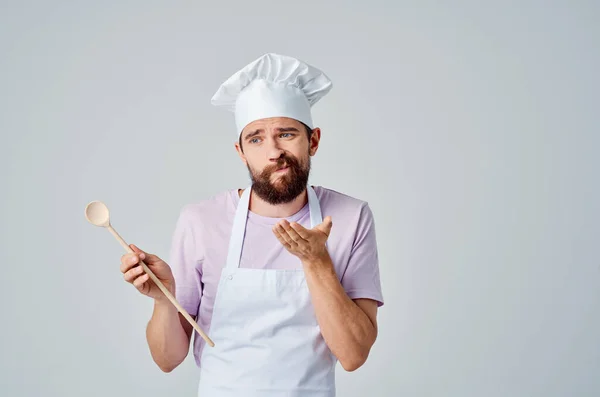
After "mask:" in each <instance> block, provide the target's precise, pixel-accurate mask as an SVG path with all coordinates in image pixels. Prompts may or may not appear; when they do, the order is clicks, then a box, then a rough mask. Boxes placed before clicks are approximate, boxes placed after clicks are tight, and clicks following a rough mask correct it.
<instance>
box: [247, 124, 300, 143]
mask: <svg viewBox="0 0 600 397" xmlns="http://www.w3.org/2000/svg"><path fill="white" fill-rule="evenodd" d="M275 130H276V131H277V132H290V131H296V132H300V131H299V130H298V129H297V128H296V127H279V128H276V129H275ZM261 132H264V130H263V129H258V130H254V131H252V132H249V133H248V134H246V136H245V137H244V140H246V141H247V140H248V139H250V138H252V137H254V136H256V135H258V134H260V133H261Z"/></svg>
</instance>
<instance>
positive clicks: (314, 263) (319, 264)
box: [302, 251, 333, 270]
mask: <svg viewBox="0 0 600 397" xmlns="http://www.w3.org/2000/svg"><path fill="white" fill-rule="evenodd" d="M302 264H303V265H304V267H305V268H307V269H310V270H312V269H329V268H331V269H333V262H332V261H331V257H330V256H329V253H328V252H327V251H325V253H323V254H322V255H319V256H316V257H314V258H310V259H307V260H304V261H302Z"/></svg>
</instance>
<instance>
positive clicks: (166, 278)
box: [121, 244, 175, 300]
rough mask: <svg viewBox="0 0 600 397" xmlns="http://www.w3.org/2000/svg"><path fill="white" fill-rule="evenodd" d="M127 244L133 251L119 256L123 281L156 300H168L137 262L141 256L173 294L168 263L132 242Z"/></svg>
mask: <svg viewBox="0 0 600 397" xmlns="http://www.w3.org/2000/svg"><path fill="white" fill-rule="evenodd" d="M129 246H130V247H131V249H132V250H133V251H134V253H131V254H130V253H127V254H124V255H123V256H122V257H121V273H123V278H124V279H125V281H127V282H128V283H130V284H133V286H134V287H136V288H137V289H138V291H140V292H141V293H142V294H144V295H146V296H149V297H151V298H154V299H156V300H163V299H164V300H168V298H167V297H166V296H165V294H163V292H162V291H161V290H160V288H158V286H157V285H156V284H154V281H152V280H151V279H150V276H149V275H148V274H146V272H144V269H143V268H142V265H140V264H139V260H140V258H141V259H142V260H143V261H144V263H145V264H146V265H147V266H148V268H149V269H150V270H152V273H154V275H155V276H156V277H157V278H158V279H159V280H160V281H161V282H162V283H163V284H164V286H165V287H166V288H167V289H168V290H169V292H171V294H173V295H174V294H175V279H174V277H173V273H172V272H171V268H170V267H169V265H167V263H166V262H165V261H163V260H162V259H160V258H159V257H158V256H156V255H152V254H149V253H147V252H144V251H142V250H140V249H139V248H138V247H136V246H135V245H134V244H130V245H129Z"/></svg>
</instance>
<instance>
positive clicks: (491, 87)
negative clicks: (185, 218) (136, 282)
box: [0, 0, 600, 397]
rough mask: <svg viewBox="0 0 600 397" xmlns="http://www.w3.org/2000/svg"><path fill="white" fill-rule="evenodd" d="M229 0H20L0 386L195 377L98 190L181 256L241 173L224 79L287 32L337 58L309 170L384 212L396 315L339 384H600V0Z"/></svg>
mask: <svg viewBox="0 0 600 397" xmlns="http://www.w3.org/2000/svg"><path fill="white" fill-rule="evenodd" d="M217 3H218V2H200V1H196V2H192V1H178V2H167V1H164V2H157V1H137V2H133V1H128V2H123V1H113V2H75V1H73V2H65V1H54V2H42V1H37V2H32V1H18V2H17V1H13V2H2V6H1V9H0V50H1V55H0V72H1V73H0V92H1V98H0V112H1V117H0V131H1V132H2V140H1V144H0V150H1V153H0V154H1V156H0V158H1V161H2V164H1V165H2V167H1V177H2V180H1V185H0V186H1V189H2V194H1V197H2V221H1V222H0V225H1V231H2V236H1V241H2V249H1V257H0V259H1V260H2V276H1V278H2V283H1V286H2V288H1V290H0V291H1V292H0V293H1V297H0V298H1V299H0V301H1V305H2V307H1V310H2V311H1V327H0V329H1V331H0V332H1V337H0V349H1V353H0V364H1V368H0V395H2V396H107V395H110V396H147V397H150V396H165V395H169V396H194V395H195V392H196V386H197V369H196V367H195V364H194V362H193V358H192V355H191V353H190V355H189V356H188V358H187V359H186V361H185V362H184V364H182V366H180V367H179V368H177V369H176V370H175V371H174V372H172V373H170V374H164V373H162V372H161V371H160V370H159V369H158V367H157V366H155V364H154V363H153V362H152V359H151V357H150V355H149V352H148V349H147V345H146V341H145V326H146V323H147V321H148V319H149V317H150V314H151V310H152V304H151V301H150V300H149V299H148V298H146V297H144V296H141V295H140V294H138V293H137V291H135V289H134V288H133V287H132V286H130V285H129V284H127V283H125V282H124V281H123V279H122V277H121V274H120V272H119V262H120V257H121V255H122V254H123V253H124V250H123V249H122V247H121V246H120V245H119V244H118V243H117V241H116V240H115V239H114V237H113V236H111V235H110V233H109V232H108V231H106V230H103V229H100V228H97V227H94V226H92V225H90V224H89V223H87V222H86V220H85V218H84V215H83V214H84V213H83V211H84V207H85V205H86V204H87V203H88V202H90V201H92V200H103V201H105V202H106V203H107V205H108V206H109V208H110V210H111V214H112V222H113V226H114V227H115V228H116V230H117V231H118V232H119V233H120V234H121V235H122V236H123V237H124V238H125V240H126V241H127V242H129V243H136V244H139V245H140V246H141V247H142V248H143V249H146V250H148V251H150V252H153V253H156V254H158V255H159V256H163V257H165V256H167V255H168V250H169V245H170V238H171V233H172V232H173V228H174V224H175V220H176V217H177V215H178V212H179V210H180V208H181V207H182V206H183V205H184V204H186V203H189V202H192V201H196V200H201V199H204V198H207V197H209V196H210V195H212V194H215V193H217V192H219V191H221V190H222V189H229V188H234V187H243V186H245V185H246V184H247V183H248V176H247V170H246V168H245V167H244V166H243V164H242V163H241V161H240V160H239V159H238V157H237V154H236V153H235V151H234V147H233V143H234V140H235V133H234V123H233V118H232V115H230V114H228V113H226V112H223V111H221V110H220V109H215V108H213V107H212V106H211V105H210V102H209V101H210V97H211V96H212V94H213V93H214V92H215V91H216V89H217V87H218V85H219V84H220V83H221V82H222V81H223V80H224V79H225V78H227V77H229V75H230V74H231V73H233V72H235V71H236V70H238V69H239V68H240V67H242V66H243V65H245V64H247V63H248V62H250V61H252V60H254V59H256V58H257V57H258V56H260V55H262V54H263V53H265V52H271V51H273V52H280V53H284V54H289V55H293V56H297V57H299V58H302V59H304V60H306V61H308V62H310V63H312V64H314V65H316V66H318V67H320V68H322V69H323V70H324V71H325V72H326V73H327V74H328V75H329V76H330V77H331V78H332V79H333V81H334V89H333V90H332V91H331V93H330V94H329V95H328V96H327V97H326V98H324V99H323V100H322V101H321V102H320V103H318V104H317V106H316V107H315V108H314V118H315V120H316V122H317V124H318V125H319V126H320V127H321V128H322V130H323V136H322V141H321V147H320V150H319V152H318V154H317V156H316V157H315V158H314V168H313V174H312V177H311V183H313V184H319V185H323V186H326V187H329V188H332V189H336V190H339V191H342V192H344V193H346V194H350V195H353V196H356V197H359V198H361V199H364V200H367V201H368V202H369V203H370V205H371V207H372V209H373V212H374V214H375V217H376V227H377V233H378V241H379V251H380V259H381V265H380V266H381V274H382V283H383V288H384V294H385V299H386V305H385V306H384V307H383V308H382V309H381V311H380V314H379V322H380V334H379V339H378V340H377V342H376V344H375V346H374V348H373V350H372V354H371V356H370V358H369V360H368V362H367V363H366V364H365V365H364V366H363V367H362V368H360V369H359V370H358V371H356V372H353V373H346V372H344V371H343V369H341V367H340V369H339V371H338V377H337V383H338V390H339V396H344V397H355V396H365V395H368V396H377V397H379V396H390V397H396V396H597V395H599V394H600V346H599V342H598V336H599V335H600V320H599V315H600V304H599V298H600V289H599V286H600V285H599V284H600V283H599V281H598V279H599V276H600V274H599V271H600V269H599V263H598V251H597V247H598V236H599V231H600V230H599V221H600V219H599V216H600V211H599V204H598V203H599V199H600V197H599V191H600V190H599V188H598V181H599V180H600V179H599V178H598V168H599V167H600V161H599V160H598V156H597V154H596V151H597V150H598V145H599V143H600V142H599V138H598V122H597V119H596V116H597V114H598V110H599V98H598V92H599V89H600V85H599V78H598V71H599V70H600V59H599V55H598V51H599V50H598V49H599V43H598V41H599V40H598V38H599V37H600V29H599V28H598V18H599V17H600V13H599V12H598V11H599V6H598V3H596V4H594V2H591V1H590V2H584V1H579V2H567V1H564V2H561V3H559V2H547V1H544V2H542V1H539V2H523V1H520V2H512V3H511V4H508V3H506V2H498V3H492V2H475V1H473V2H469V3H466V2H463V3H460V4H458V3H454V4H453V5H449V4H443V3H442V2H424V1H414V2H411V3H409V2H400V1H393V2H392V1H388V2H383V1H375V0H371V1H368V2H367V1H360V2H356V3H354V4H351V3H350V2H348V1H345V2H338V3H333V2H318V1H302V2H296V3H293V2H276V1H272V2H267V1H251V2H242V1H237V2H222V3H220V4H217ZM334 225H335V220H334ZM334 227H335V226H334Z"/></svg>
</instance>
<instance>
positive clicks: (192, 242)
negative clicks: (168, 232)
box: [169, 207, 202, 316]
mask: <svg viewBox="0 0 600 397" xmlns="http://www.w3.org/2000/svg"><path fill="white" fill-rule="evenodd" d="M200 265H201V261H200V260H199V257H198V255H197V249H196V238H195V236H194V229H193V228H192V218H191V214H190V212H189V211H188V210H187V209H186V208H185V207H184V208H183V209H182V210H181V211H180V213H179V217H178V219H177V222H176V224H175V230H174V232H173V234H172V239H171V249H170V254H169V266H170V267H171V271H172V272H173V277H174V278H175V299H177V301H178V302H179V304H180V305H181V306H182V307H183V308H184V309H185V310H186V311H187V312H188V313H189V314H190V315H191V316H196V315H197V314H198V307H199V306H200V297H201V296H202V283H201V274H200Z"/></svg>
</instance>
